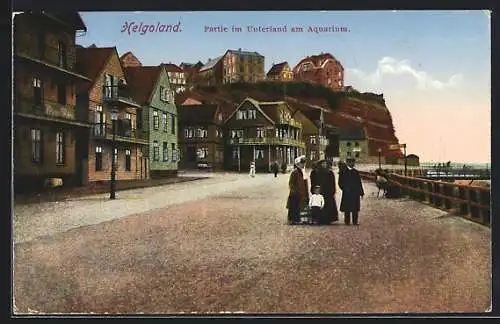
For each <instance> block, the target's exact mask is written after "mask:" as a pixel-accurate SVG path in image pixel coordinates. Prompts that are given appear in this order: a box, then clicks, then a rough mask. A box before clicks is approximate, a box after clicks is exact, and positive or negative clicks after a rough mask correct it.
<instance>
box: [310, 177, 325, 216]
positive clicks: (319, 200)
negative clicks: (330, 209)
mask: <svg viewBox="0 0 500 324" xmlns="http://www.w3.org/2000/svg"><path fill="white" fill-rule="evenodd" d="M313 192H314V193H313V194H312V195H311V198H310V199H309V207H310V208H311V218H312V221H313V223H315V224H317V223H318V222H319V220H320V219H321V212H322V210H323V207H324V206H325V198H323V196H322V195H321V194H320V192H321V187H320V186H314V188H313Z"/></svg>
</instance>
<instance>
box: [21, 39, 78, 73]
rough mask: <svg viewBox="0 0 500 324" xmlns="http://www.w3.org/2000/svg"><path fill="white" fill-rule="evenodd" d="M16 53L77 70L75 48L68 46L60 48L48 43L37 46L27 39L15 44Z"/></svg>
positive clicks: (70, 69)
mask: <svg viewBox="0 0 500 324" xmlns="http://www.w3.org/2000/svg"><path fill="white" fill-rule="evenodd" d="M14 46H15V47H14V48H15V53H16V54H18V55H22V56H25V57H29V58H32V59H36V60H39V61H42V62H44V63H47V64H50V65H54V66H57V67H60V68H62V69H65V70H68V71H72V72H75V62H76V58H75V48H74V46H66V47H65V49H59V48H58V47H54V46H51V45H48V44H44V45H40V46H37V44H36V43H30V42H28V41H27V40H20V41H18V42H15V44H14Z"/></svg>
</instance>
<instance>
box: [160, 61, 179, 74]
mask: <svg viewBox="0 0 500 324" xmlns="http://www.w3.org/2000/svg"><path fill="white" fill-rule="evenodd" d="M160 65H163V66H164V67H165V70H167V72H184V71H183V70H182V69H181V68H180V67H178V66H177V65H175V64H173V63H161V64H160Z"/></svg>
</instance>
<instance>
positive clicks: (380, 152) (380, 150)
mask: <svg viewBox="0 0 500 324" xmlns="http://www.w3.org/2000/svg"><path fill="white" fill-rule="evenodd" d="M377 152H378V168H379V169H382V149H381V148H379V149H378V150H377Z"/></svg>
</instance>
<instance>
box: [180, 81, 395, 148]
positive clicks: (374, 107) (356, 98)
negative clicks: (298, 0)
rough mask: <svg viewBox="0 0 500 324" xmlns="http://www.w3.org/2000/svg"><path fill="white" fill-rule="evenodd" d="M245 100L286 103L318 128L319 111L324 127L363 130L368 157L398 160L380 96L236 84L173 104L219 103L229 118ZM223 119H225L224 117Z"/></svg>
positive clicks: (201, 90)
mask: <svg viewBox="0 0 500 324" xmlns="http://www.w3.org/2000/svg"><path fill="white" fill-rule="evenodd" d="M246 97H252V98H254V99H256V100H259V101H281V100H284V101H286V102H287V103H288V104H289V105H290V106H291V107H292V109H298V110H300V111H301V112H303V113H304V115H306V116H307V117H308V118H309V119H311V120H312V121H313V122H315V123H316V124H317V125H319V123H320V121H319V116H320V114H319V108H322V109H323V111H324V113H323V118H324V124H325V125H327V126H331V127H337V128H364V129H365V133H366V136H367V139H368V148H369V155H370V156H377V155H378V152H377V150H378V149H379V148H381V149H382V152H383V153H382V154H383V156H401V151H400V150H389V148H388V146H389V145H390V144H397V143H399V141H398V138H397V137H396V135H395V129H394V125H393V121H392V117H391V113H390V111H389V109H388V108H387V106H386V104H385V100H384V98H383V96H382V95H378V94H373V93H360V92H357V91H356V90H350V91H346V92H334V91H331V90H329V89H328V88H325V87H322V86H317V85H312V84H307V83H299V82H286V83H280V82H262V83H257V84H248V83H240V84H238V83H236V84H228V85H222V86H218V87H198V88H196V89H193V90H191V91H187V92H185V93H184V94H183V95H182V96H180V97H179V98H178V99H177V100H176V102H177V103H178V104H182V103H183V102H184V101H185V100H186V99H187V98H190V99H194V100H198V101H200V102H203V103H219V104H221V105H222V106H223V107H224V109H223V110H224V114H225V115H227V116H228V115H229V114H231V112H232V111H233V110H234V109H235V108H236V107H237V105H238V104H239V103H240V102H241V101H242V100H243V99H244V98H246ZM224 117H226V116H224Z"/></svg>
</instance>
